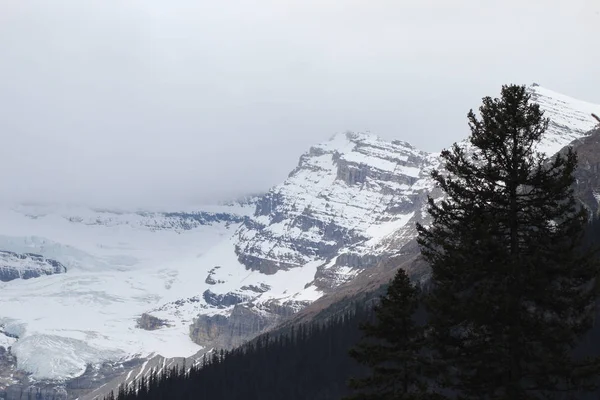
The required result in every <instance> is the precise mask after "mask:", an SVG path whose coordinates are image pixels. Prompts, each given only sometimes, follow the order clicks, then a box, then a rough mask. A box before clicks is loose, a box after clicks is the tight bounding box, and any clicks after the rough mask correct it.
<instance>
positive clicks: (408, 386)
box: [348, 269, 426, 400]
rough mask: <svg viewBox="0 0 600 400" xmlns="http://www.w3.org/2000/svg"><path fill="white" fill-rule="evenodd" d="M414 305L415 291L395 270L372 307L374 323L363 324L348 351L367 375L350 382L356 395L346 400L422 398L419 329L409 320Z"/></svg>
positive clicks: (411, 318)
mask: <svg viewBox="0 0 600 400" xmlns="http://www.w3.org/2000/svg"><path fill="white" fill-rule="evenodd" d="M418 305H419V290H418V289H417V288H416V287H414V286H413V285H412V284H411V283H410V280H409V278H408V276H407V275H406V272H404V270H402V269H400V270H398V273H397V274H396V276H395V277H394V279H393V281H392V283H391V285H390V286H389V287H388V290H387V294H386V295H384V296H382V297H381V302H380V304H379V305H378V306H376V308H375V315H376V321H375V322H374V323H366V324H363V326H362V328H361V329H362V330H363V332H364V335H365V338H364V339H363V341H362V342H360V343H359V344H358V345H357V346H356V347H355V348H353V349H352V350H351V351H350V355H351V356H352V357H353V358H354V359H356V360H357V361H358V362H359V363H361V364H364V365H366V366H368V367H369V368H370V371H371V373H370V375H368V376H367V377H365V378H363V379H353V380H351V381H350V387H352V388H354V389H358V390H359V391H360V392H359V393H358V394H355V395H354V396H351V397H349V398H348V399H365V400H366V399H373V400H375V399H378V400H379V399H383V400H385V399H398V400H399V399H421V398H424V394H425V392H426V385H425V383H424V381H423V380H422V376H423V372H424V371H423V369H424V368H423V367H424V363H423V359H424V358H423V355H422V347H423V340H422V339H423V335H422V332H423V328H422V327H421V326H418V325H417V324H416V322H415V320H414V318H413V317H414V314H415V312H416V310H417V307H418Z"/></svg>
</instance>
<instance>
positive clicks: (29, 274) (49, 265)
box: [0, 250, 67, 282]
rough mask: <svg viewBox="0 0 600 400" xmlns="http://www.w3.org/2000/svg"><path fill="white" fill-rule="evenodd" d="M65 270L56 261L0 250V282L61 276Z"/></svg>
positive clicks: (35, 255)
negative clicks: (54, 275) (44, 276)
mask: <svg viewBox="0 0 600 400" xmlns="http://www.w3.org/2000/svg"><path fill="white" fill-rule="evenodd" d="M65 272H67V268H66V267H65V266H64V265H62V264H61V263H59V262H58V261H55V260H51V259H48V258H44V257H43V256H41V255H39V254H33V253H24V254H19V253H14V252H12V251H4V250H0V281H2V282H8V281H12V280H13V279H19V278H21V279H30V278H38V277H40V276H43V275H53V274H62V273H65Z"/></svg>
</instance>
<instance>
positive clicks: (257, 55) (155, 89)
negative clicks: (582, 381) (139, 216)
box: [0, 0, 600, 206]
mask: <svg viewBox="0 0 600 400" xmlns="http://www.w3.org/2000/svg"><path fill="white" fill-rule="evenodd" d="M598 38H600V2H598V1H597V0H569V1H566V0H503V1H496V0H468V1H467V0H451V1H450V0H298V1H290V0H254V1H242V0H226V1H216V0H169V1H165V0H95V1H94V0H85V1H83V0H52V1H48V0H0V184H1V189H0V196H2V200H5V201H6V200H10V201H16V200H19V201H23V200H28V201H32V200H37V201H59V202H62V201H71V202H94V203H96V204H103V205H124V206H132V205H140V206H144V205H149V204H153V205H159V204H165V205H166V204H173V205H175V204H185V203H189V202H198V201H207V200H211V199H219V198H226V197H229V196H234V195H238V194H242V193H246V192H256V191H264V190H266V189H268V188H269V187H270V186H272V185H274V184H277V183H279V182H281V181H282V180H283V179H284V178H285V177H286V176H287V174H288V172H289V171H290V170H291V169H292V168H293V167H294V166H295V165H296V163H297V160H298V157H299V156H300V155H301V154H302V153H303V152H304V151H306V150H307V149H308V147H309V146H310V145H312V144H314V143H318V142H321V141H323V140H327V139H328V138H329V137H330V136H331V135H332V134H334V133H336V132H340V131H345V130H354V131H362V130H370V131H371V132H372V133H376V134H378V135H380V136H382V137H384V138H387V139H396V138H397V139H403V140H406V141H409V142H411V143H412V144H414V145H415V146H417V147H419V148H422V149H424V150H429V151H438V150H440V149H441V148H443V147H447V146H448V145H450V144H451V143H452V142H454V141H456V140H460V139H461V138H463V137H465V136H466V135H467V134H468V128H467V122H466V114H467V112H468V110H469V109H470V108H477V107H478V106H479V104H480V101H481V98H482V97H483V96H486V95H492V96H497V95H498V94H499V91H500V87H501V85H502V84H503V83H522V84H530V83H532V82H538V83H540V84H541V85H543V86H545V87H548V88H550V89H553V90H556V91H560V92H563V93H565V94H569V95H571V96H574V97H578V98H581V99H583V100H587V101H592V102H596V103H598V104H600V73H599V72H598V71H600V67H599V66H600V40H599V39H598ZM599 111H600V110H599Z"/></svg>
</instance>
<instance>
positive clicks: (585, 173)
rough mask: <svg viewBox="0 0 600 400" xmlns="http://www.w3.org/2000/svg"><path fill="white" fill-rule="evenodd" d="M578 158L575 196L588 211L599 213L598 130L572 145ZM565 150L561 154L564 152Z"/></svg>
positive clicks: (599, 140) (599, 157)
mask: <svg viewBox="0 0 600 400" xmlns="http://www.w3.org/2000/svg"><path fill="white" fill-rule="evenodd" d="M570 147H572V148H573V150H574V151H576V152H577V156H578V167H577V170H576V171H575V179H576V183H575V196H576V197H577V198H578V199H579V200H580V201H581V203H582V204H583V205H584V206H585V207H586V208H587V209H588V210H589V211H590V214H593V215H597V214H598V213H599V212H600V128H597V129H594V130H593V131H591V132H590V134H589V135H587V136H585V137H583V138H581V139H578V140H576V141H574V142H573V143H572V146H570ZM565 151H566V148H565V149H564V150H562V151H561V152H565Z"/></svg>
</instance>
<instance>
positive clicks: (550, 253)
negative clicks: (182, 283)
mask: <svg viewBox="0 0 600 400" xmlns="http://www.w3.org/2000/svg"><path fill="white" fill-rule="evenodd" d="M479 111H480V117H477V116H476V115H475V113H474V112H473V111H471V112H470V113H469V115H468V118H469V127H470V128H471V132H472V134H471V137H470V145H471V149H470V152H469V153H468V154H467V152H466V151H465V148H464V147H462V146H459V145H454V146H453V148H452V149H451V150H445V151H444V152H442V154H441V157H442V159H443V161H444V168H445V172H440V171H433V173H432V178H433V179H434V180H435V181H436V182H437V184H438V186H439V187H440V188H441V189H442V191H443V192H445V194H446V196H445V197H444V198H443V199H440V201H437V200H436V199H432V198H430V199H429V207H428V213H429V215H430V216H431V219H432V222H431V224H430V225H428V226H423V225H420V224H417V230H418V233H419V236H418V243H419V245H420V248H421V254H422V256H423V258H424V259H425V260H426V261H427V262H428V263H429V265H430V267H431V272H432V273H431V279H430V281H429V283H428V285H427V289H426V290H422V289H421V288H420V287H417V286H415V285H414V284H412V283H411V282H410V280H409V278H408V276H407V274H406V273H405V271H403V270H399V271H398V273H397V274H396V276H395V278H394V279H393V280H392V282H390V284H389V286H388V287H387V292H386V294H385V295H383V296H381V298H380V301H379V302H378V304H376V305H375V306H374V307H373V308H369V307H368V306H365V305H364V304H363V305H355V307H354V310H353V311H352V312H349V313H346V314H344V315H342V316H336V317H333V318H331V319H329V320H328V321H327V322H325V323H322V324H319V323H313V324H310V325H303V326H298V327H295V328H294V330H293V331H291V332H286V333H283V334H279V335H277V336H274V337H269V336H268V335H264V336H261V337H260V338H258V339H257V340H255V341H253V342H251V343H249V344H247V345H245V346H243V347H241V348H239V349H235V350H232V351H228V352H223V351H218V352H213V353H211V355H210V357H207V358H206V359H204V360H203V362H202V363H201V364H200V365H195V366H193V367H192V368H190V369H189V370H186V369H185V368H182V369H181V370H178V369H173V370H171V371H163V372H162V373H161V374H160V375H159V376H157V375H156V374H153V375H152V376H151V377H150V379H148V380H143V381H140V382H137V383H136V384H135V385H133V386H132V387H129V388H127V389H125V388H122V389H121V390H120V391H119V393H117V394H116V395H114V396H111V397H114V398H117V399H118V400H129V399H131V400H133V399H157V400H158V399H224V400H225V399H248V400H250V399H257V400H258V399H290V400H294V399H306V400H309V399H310V400H318V399H341V398H344V399H356V400H358V399H372V400H375V399H378V400H379V399H390V400H391V399H395V400H397V399H410V400H421V399H461V400H468V399H472V400H475V399H489V400H538V399H539V400H541V399H556V400H567V399H597V398H599V394H600V392H599V391H598V383H599V377H600V328H599V327H598V326H597V324H596V323H595V321H596V319H597V318H598V316H600V313H599V312H598V303H599V302H598V298H599V294H600V281H599V275H600V256H599V252H598V249H600V219H598V218H597V217H595V218H592V219H591V220H590V218H589V213H588V211H587V210H586V209H585V208H583V207H581V206H580V205H579V203H578V202H577V200H576V199H575V197H574V194H573V189H572V188H573V184H574V183H575V178H574V171H575V169H576V168H577V154H575V153H574V152H573V151H571V150H569V149H568V150H567V151H566V152H565V153H564V154H559V155H556V156H554V157H553V158H552V159H551V160H547V159H546V158H545V157H544V155H543V154H540V153H537V152H536V150H535V148H536V145H537V144H538V143H539V141H540V140H541V137H542V134H543V133H544V131H545V130H546V129H547V127H548V120H546V119H544V117H543V112H541V110H540V108H539V106H538V105H537V104H535V103H532V102H530V95H529V94H528V93H527V91H526V88H525V87H524V86H516V85H506V86H503V88H502V95H501V98H499V99H492V98H490V97H486V98H484V99H483V105H482V106H481V107H480V109H479Z"/></svg>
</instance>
